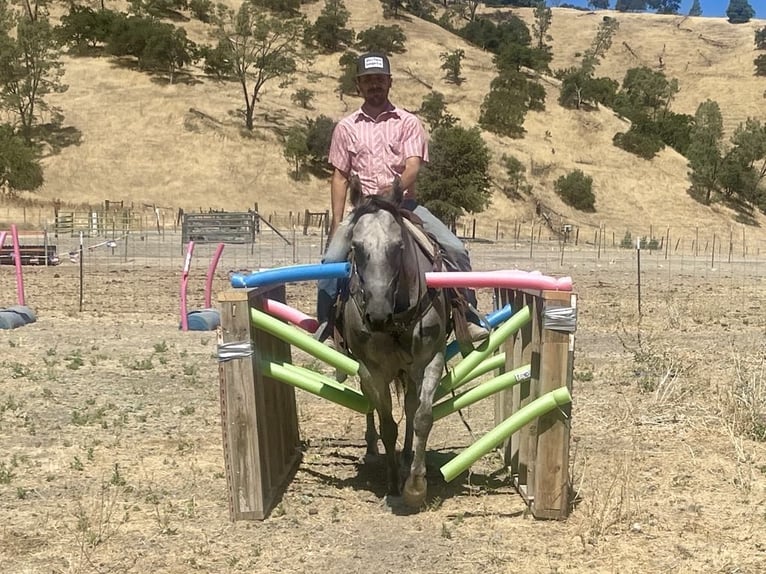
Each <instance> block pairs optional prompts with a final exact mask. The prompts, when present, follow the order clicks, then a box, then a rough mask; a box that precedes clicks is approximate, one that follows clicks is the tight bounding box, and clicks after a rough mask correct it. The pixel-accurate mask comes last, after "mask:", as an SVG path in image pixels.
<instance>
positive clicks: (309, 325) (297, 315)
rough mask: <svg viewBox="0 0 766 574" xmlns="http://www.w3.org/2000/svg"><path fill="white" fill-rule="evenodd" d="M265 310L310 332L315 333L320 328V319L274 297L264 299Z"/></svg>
mask: <svg viewBox="0 0 766 574" xmlns="http://www.w3.org/2000/svg"><path fill="white" fill-rule="evenodd" d="M263 310H264V311H266V313H268V314H269V315H273V316H274V317H276V318H277V319H284V320H285V321H287V322H289V323H292V324H293V325H297V326H298V327H300V328H301V329H303V330H304V331H308V332H309V333H313V332H315V331H316V330H317V329H318V328H319V321H317V320H316V319H314V318H313V317H310V316H308V315H306V314H305V313H303V312H302V311H298V309H294V308H293V307H290V306H289V305H285V304H284V303H280V302H279V301H274V300H273V299H264V300H263Z"/></svg>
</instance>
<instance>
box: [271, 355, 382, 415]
mask: <svg viewBox="0 0 766 574" xmlns="http://www.w3.org/2000/svg"><path fill="white" fill-rule="evenodd" d="M261 368H262V370H263V374H264V375H265V376H267V377H271V378H272V379H277V380H278V381H281V382H283V383H287V384H288V385H292V386H294V387H297V388H299V389H301V390H304V391H306V392H308V393H311V394H312V395H316V396H318V397H322V398H323V399H327V400H328V401H331V402H333V403H336V404H338V405H341V406H344V407H347V408H349V409H351V410H353V411H356V412H358V413H362V414H363V415H366V414H367V413H368V412H370V410H371V407H370V402H369V401H368V400H367V398H366V397H365V396H364V395H362V394H361V393H358V392H356V391H354V390H353V389H349V388H345V389H344V390H340V389H338V388H337V387H335V386H334V385H332V384H330V383H329V380H328V381H325V382H320V381H318V380H316V379H314V378H312V377H304V376H302V375H301V374H299V373H296V372H295V371H294V370H290V369H286V368H285V366H284V365H280V364H279V363H271V362H267V361H264V362H263V363H262V364H261ZM317 374H318V373H317ZM319 376H322V375H319Z"/></svg>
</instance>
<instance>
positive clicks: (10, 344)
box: [8, 339, 19, 349]
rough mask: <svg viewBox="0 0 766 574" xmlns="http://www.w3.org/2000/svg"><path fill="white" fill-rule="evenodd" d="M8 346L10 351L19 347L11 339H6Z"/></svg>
mask: <svg viewBox="0 0 766 574" xmlns="http://www.w3.org/2000/svg"><path fill="white" fill-rule="evenodd" d="M8 346H9V347H10V348H11V349H13V348H15V347H18V346H19V344H18V343H17V342H16V341H14V340H13V339H8Z"/></svg>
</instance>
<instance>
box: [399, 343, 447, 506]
mask: <svg viewBox="0 0 766 574" xmlns="http://www.w3.org/2000/svg"><path fill="white" fill-rule="evenodd" d="M443 371H444V353H437V354H436V355H435V356H434V358H433V359H432V360H431V362H430V363H429V364H428V366H427V367H426V369H425V372H424V374H423V382H422V384H421V385H420V403H419V404H418V406H417V410H416V411H415V416H414V422H413V427H414V434H415V437H414V452H413V457H412V464H411V465H410V475H409V476H408V477H407V481H406V482H405V484H404V503H405V504H406V505H407V506H409V507H411V508H420V507H421V506H422V505H423V503H424V502H425V500H426V491H427V483H426V446H427V443H428V435H429V434H430V433H431V427H432V426H433V423H434V417H433V412H432V408H433V399H434V393H435V392H436V387H437V386H438V385H439V381H440V380H441V375H442V372H443Z"/></svg>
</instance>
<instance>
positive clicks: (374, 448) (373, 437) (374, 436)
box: [364, 412, 380, 457]
mask: <svg viewBox="0 0 766 574" xmlns="http://www.w3.org/2000/svg"><path fill="white" fill-rule="evenodd" d="M364 441H365V442H366V443H367V453H366V456H367V457H376V456H378V455H379V454H380V451H379V450H378V431H377V430H376V429H375V413H374V412H371V413H367V428H366V429H365V431H364Z"/></svg>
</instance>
